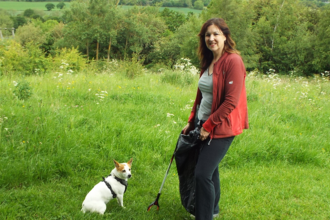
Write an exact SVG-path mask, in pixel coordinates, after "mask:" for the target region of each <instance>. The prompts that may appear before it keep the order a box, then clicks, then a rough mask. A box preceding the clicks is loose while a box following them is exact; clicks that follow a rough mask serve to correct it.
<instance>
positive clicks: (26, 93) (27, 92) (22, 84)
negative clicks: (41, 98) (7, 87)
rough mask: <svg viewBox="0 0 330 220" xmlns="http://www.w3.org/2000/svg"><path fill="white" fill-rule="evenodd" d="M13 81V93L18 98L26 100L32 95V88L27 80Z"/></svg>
mask: <svg viewBox="0 0 330 220" xmlns="http://www.w3.org/2000/svg"><path fill="white" fill-rule="evenodd" d="M15 83H16V85H14V86H15V89H14V91H13V93H14V95H15V96H16V97H17V98H18V99H20V100H25V101H26V100H28V98H30V97H31V95H32V88H31V86H30V84H29V82H27V81H25V80H21V81H19V82H15Z"/></svg>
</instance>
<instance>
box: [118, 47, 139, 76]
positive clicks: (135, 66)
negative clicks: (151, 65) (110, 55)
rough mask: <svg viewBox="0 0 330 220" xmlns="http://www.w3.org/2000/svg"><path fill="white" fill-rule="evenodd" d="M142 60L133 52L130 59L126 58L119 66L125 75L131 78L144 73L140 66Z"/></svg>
mask: <svg viewBox="0 0 330 220" xmlns="http://www.w3.org/2000/svg"><path fill="white" fill-rule="evenodd" d="M142 63H143V60H142V59H140V60H139V54H136V53H135V54H133V55H132V58H131V59H127V60H125V61H124V62H121V65H120V66H119V67H120V68H121V69H123V70H124V71H125V75H126V77H128V78H130V79H133V78H135V77H137V76H141V75H142V74H143V73H144V67H143V66H142Z"/></svg>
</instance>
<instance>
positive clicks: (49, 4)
mask: <svg viewBox="0 0 330 220" xmlns="http://www.w3.org/2000/svg"><path fill="white" fill-rule="evenodd" d="M45 7H46V8H47V11H51V10H52V9H54V8H55V5H54V4H53V3H47V4H46V5H45Z"/></svg>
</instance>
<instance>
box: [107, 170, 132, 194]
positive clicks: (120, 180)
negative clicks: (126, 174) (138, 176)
mask: <svg viewBox="0 0 330 220" xmlns="http://www.w3.org/2000/svg"><path fill="white" fill-rule="evenodd" d="M109 176H111V174H110V175H109ZM114 177H115V179H116V180H117V181H118V182H120V183H121V184H122V185H124V186H125V191H124V193H125V192H126V190H127V186H128V183H127V181H125V180H123V179H119V178H118V177H116V176H114ZM102 179H103V182H104V183H105V185H107V187H108V188H109V189H110V191H111V193H112V195H113V198H117V194H116V193H115V192H114V191H113V189H112V187H111V185H110V184H109V183H108V182H107V181H106V180H105V178H104V177H102Z"/></svg>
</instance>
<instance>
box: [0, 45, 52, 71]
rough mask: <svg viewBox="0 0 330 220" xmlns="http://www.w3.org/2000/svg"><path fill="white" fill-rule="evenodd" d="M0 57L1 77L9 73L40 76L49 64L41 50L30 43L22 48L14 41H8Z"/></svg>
mask: <svg viewBox="0 0 330 220" xmlns="http://www.w3.org/2000/svg"><path fill="white" fill-rule="evenodd" d="M1 55H2V57H1V66H0V72H1V73H2V74H3V75H9V74H11V73H16V74H23V75H33V74H40V73H44V72H45V71H46V70H47V67H48V66H49V64H50V63H49V59H47V58H45V55H44V53H43V52H42V51H41V49H39V47H38V46H36V45H34V44H31V43H28V44H27V45H26V47H23V46H21V45H20V44H19V43H17V42H15V41H9V43H8V45H6V46H5V47H4V50H3V51H2V54H1Z"/></svg>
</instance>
